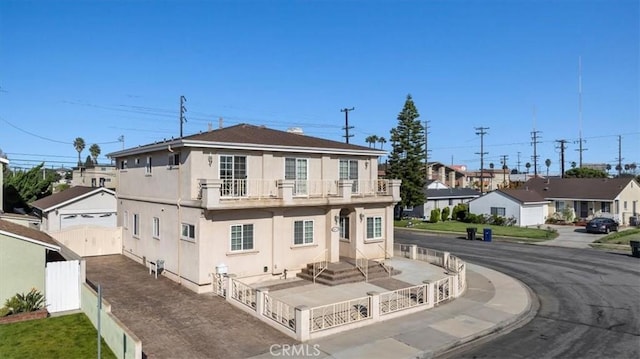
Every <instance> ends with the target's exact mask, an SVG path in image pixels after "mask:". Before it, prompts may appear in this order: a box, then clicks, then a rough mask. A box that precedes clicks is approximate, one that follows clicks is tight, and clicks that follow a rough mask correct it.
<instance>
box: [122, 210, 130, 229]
mask: <svg viewBox="0 0 640 359" xmlns="http://www.w3.org/2000/svg"><path fill="white" fill-rule="evenodd" d="M122 228H124V229H129V211H124V213H123V215H122Z"/></svg>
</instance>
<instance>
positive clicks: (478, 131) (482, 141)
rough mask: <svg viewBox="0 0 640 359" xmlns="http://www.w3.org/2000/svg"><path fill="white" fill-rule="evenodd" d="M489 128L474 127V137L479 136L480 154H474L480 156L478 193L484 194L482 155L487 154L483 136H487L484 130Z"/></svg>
mask: <svg viewBox="0 0 640 359" xmlns="http://www.w3.org/2000/svg"><path fill="white" fill-rule="evenodd" d="M488 129H489V127H476V135H480V153H478V152H476V155H480V193H482V194H484V155H487V154H489V152H484V135H486V134H487V132H486V131H485V130H488Z"/></svg>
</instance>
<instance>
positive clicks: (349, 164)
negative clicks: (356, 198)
mask: <svg viewBox="0 0 640 359" xmlns="http://www.w3.org/2000/svg"><path fill="white" fill-rule="evenodd" d="M340 179H341V180H352V181H353V185H352V186H351V191H352V192H353V193H358V161H356V160H340Z"/></svg>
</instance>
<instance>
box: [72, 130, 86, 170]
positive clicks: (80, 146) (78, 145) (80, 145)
mask: <svg viewBox="0 0 640 359" xmlns="http://www.w3.org/2000/svg"><path fill="white" fill-rule="evenodd" d="M73 147H75V149H76V151H78V167H80V166H82V162H81V161H80V154H81V153H82V150H84V147H85V143H84V139H83V138H82V137H77V138H76V139H75V140H74V141H73Z"/></svg>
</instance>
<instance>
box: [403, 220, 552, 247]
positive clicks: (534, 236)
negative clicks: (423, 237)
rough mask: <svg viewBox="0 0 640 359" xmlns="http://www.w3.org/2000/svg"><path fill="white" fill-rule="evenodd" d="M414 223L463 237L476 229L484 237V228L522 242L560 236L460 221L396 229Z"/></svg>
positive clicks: (548, 231)
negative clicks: (471, 229) (470, 229)
mask: <svg viewBox="0 0 640 359" xmlns="http://www.w3.org/2000/svg"><path fill="white" fill-rule="evenodd" d="M408 222H412V224H413V226H412V227H411V228H413V229H421V230H426V231H436V232H451V233H459V234H461V235H464V236H466V235H467V228H470V227H475V228H476V229H477V232H476V236H477V237H478V236H479V237H482V230H483V229H484V228H491V232H492V235H493V236H504V237H515V238H518V239H522V240H527V241H532V242H539V241H546V240H549V239H553V238H555V237H557V236H558V233H557V232H556V231H554V230H548V229H545V228H546V227H544V226H542V227H540V228H541V229H537V228H523V227H515V226H511V227H507V226H493V225H489V224H474V223H464V222H458V221H446V222H437V223H429V222H422V221H420V220H402V221H395V226H396V227H407V223H408Z"/></svg>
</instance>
